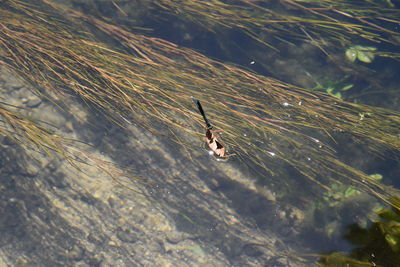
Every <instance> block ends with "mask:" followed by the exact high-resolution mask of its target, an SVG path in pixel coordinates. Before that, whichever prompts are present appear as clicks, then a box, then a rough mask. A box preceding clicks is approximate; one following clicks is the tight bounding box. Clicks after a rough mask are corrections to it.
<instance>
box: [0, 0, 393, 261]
mask: <svg viewBox="0 0 400 267" xmlns="http://www.w3.org/2000/svg"><path fill="white" fill-rule="evenodd" d="M109 2H110V3H109V4H110V5H111V4H112V5H113V6H115V7H117V9H118V10H120V9H121V7H122V6H123V5H124V3H125V1H109ZM267 4H268V3H267V2H265V3H263V2H262V1H260V2H254V1H226V2H221V1H212V2H209V1H155V2H154V1H152V3H147V2H146V1H142V2H141V6H142V8H143V9H146V10H148V11H147V12H151V10H154V9H156V10H158V11H157V14H159V15H160V14H163V13H164V12H167V13H168V14H169V16H171V14H178V15H179V17H180V19H182V20H184V21H191V22H192V23H193V25H200V26H201V27H203V30H205V31H210V32H216V33H221V35H222V37H221V39H220V42H223V37H224V34H223V33H224V32H225V31H226V30H227V28H228V29H232V28H235V29H237V30H238V31H243V32H244V34H246V35H248V36H250V37H251V38H253V39H254V41H255V42H256V43H261V44H262V45H263V47H265V49H267V50H266V51H269V50H270V49H272V50H274V51H279V49H280V45H279V43H281V42H282V43H284V44H287V43H289V44H291V43H295V42H309V43H311V44H312V45H315V46H317V47H318V48H319V49H320V50H321V51H322V52H323V53H324V54H326V55H327V57H328V58H334V55H336V54H335V53H338V51H340V53H341V54H342V55H343V57H344V55H345V51H346V49H347V48H349V47H354V46H353V44H354V42H355V41H356V42H357V41H358V42H359V41H360V40H368V41H369V42H383V43H385V44H387V45H388V47H389V48H390V47H392V46H394V47H398V43H399V38H400V37H399V34H398V33H396V31H395V30H393V29H391V27H392V25H393V24H396V23H397V24H398V23H399V21H397V20H396V19H397V18H398V17H399V12H398V10H397V9H395V8H394V7H392V4H391V2H390V1H389V2H383V3H382V1H365V2H363V4H362V5H357V6H354V5H353V4H351V3H350V2H346V1H276V2H274V9H269V8H267ZM382 5H384V6H385V8H384V9H381V8H380V7H381V6H382ZM378 7H379V8H378ZM160 8H161V9H160ZM293 9H295V10H296V11H297V12H300V13H296V15H295V13H294V12H293ZM378 10H379V11H378ZM120 12H122V11H120ZM127 12H128V11H127ZM143 12H144V11H143ZM377 12H379V13H377ZM124 13H125V12H124ZM127 14H129V12H128V13H127ZM127 14H125V15H126V16H128V15H127ZM128 22H129V21H128ZM124 23H127V22H126V21H124ZM129 23H132V22H129ZM139 26H141V25H139ZM386 26H387V27H386ZM149 35H150V34H146V35H143V34H138V33H136V32H135V31H134V30H133V31H129V30H127V29H125V28H124V27H119V26H118V25H114V24H112V22H109V21H108V20H107V18H104V17H101V16H98V17H95V16H91V15H87V14H84V13H81V12H78V11H76V10H74V9H68V8H66V7H63V6H59V5H57V4H55V3H53V2H50V1H32V2H30V3H29V4H27V3H23V2H19V1H13V0H8V1H1V2H0V62H1V63H2V64H4V65H7V66H8V67H9V68H10V69H13V70H14V71H15V72H16V73H17V74H18V75H20V76H21V77H22V78H23V79H25V80H27V81H29V82H30V83H31V84H34V85H35V86H36V87H37V88H38V91H37V93H38V94H39V95H41V96H42V97H43V98H47V99H49V100H50V101H54V102H55V103H58V104H59V105H62V101H60V99H61V98H62V96H63V95H72V96H74V97H77V98H79V99H80V100H82V101H84V102H86V103H88V105H89V106H91V107H92V108H93V109H94V110H95V111H96V112H100V113H103V114H105V115H106V116H107V117H108V118H109V119H110V120H111V121H112V122H113V123H117V124H119V125H121V126H122V127H124V124H125V123H133V124H138V125H139V126H140V127H142V128H144V129H146V130H148V131H151V132H152V133H153V134H155V135H157V136H163V137H165V138H167V139H168V140H169V141H172V142H174V143H175V145H176V147H177V149H178V150H179V151H180V153H182V154H184V155H187V158H188V160H192V161H193V162H196V161H197V160H196V157H195V156H194V155H196V152H197V151H198V149H199V148H198V146H194V145H193V143H195V142H196V140H198V139H199V138H203V135H204V133H203V130H202V127H203V122H202V118H201V117H200V116H199V115H198V113H197V112H196V110H195V107H193V103H192V100H191V97H195V98H196V99H199V100H201V102H202V103H203V105H204V106H205V108H206V109H207V114H208V116H209V117H210V120H212V122H213V125H215V126H216V127H217V128H219V129H221V130H222V131H223V137H224V141H225V142H226V143H227V145H228V147H229V150H230V151H233V152H234V153H236V154H237V155H238V156H237V157H236V159H237V160H238V161H240V162H241V163H243V164H245V165H246V166H249V168H250V169H251V170H252V171H254V172H255V173H256V176H257V179H258V180H259V182H260V183H261V184H262V183H270V184H275V185H276V187H277V188H276V189H277V190H278V189H279V190H281V191H279V192H278V196H283V195H289V194H292V195H293V194H294V193H293V185H294V184H295V183H296V182H297V181H293V180H291V179H290V178H292V179H303V178H305V179H307V180H308V181H310V183H306V184H307V185H309V188H307V191H305V192H303V193H302V192H297V193H298V194H299V198H301V197H304V196H302V194H304V195H307V194H308V193H309V192H312V193H313V194H320V195H322V194H321V191H323V192H324V191H328V192H331V191H332V190H333V188H334V187H333V184H335V183H339V184H341V183H345V184H351V185H352V186H353V187H354V188H356V189H357V190H359V191H361V192H364V193H368V194H370V195H373V196H375V197H377V198H378V199H380V200H383V201H385V202H386V203H388V204H390V205H392V207H393V208H394V209H395V210H400V202H399V200H398V199H399V197H400V191H399V190H398V189H397V188H393V187H392V186H389V185H386V184H384V183H382V182H381V181H378V180H376V179H373V178H371V177H370V176H369V175H368V173H365V172H364V171H363V170H360V169H358V168H357V167H354V166H353V165H351V164H350V163H351V162H349V161H346V160H342V159H341V158H340V157H338V155H337V153H336V150H343V147H342V146H345V145H347V143H345V142H343V141H341V140H346V141H348V140H350V141H351V143H352V144H356V145H354V146H355V147H357V148H360V149H362V151H364V152H365V155H369V156H376V155H378V156H381V157H384V156H387V155H398V151H399V149H400V138H399V133H400V131H399V125H400V114H399V112H396V111H393V110H388V109H383V108H377V107H372V106H366V105H360V104H355V103H350V102H346V101H344V100H342V99H338V98H335V97H333V96H330V95H327V94H324V93H322V92H318V91H308V90H304V89H302V88H298V87H296V86H293V85H290V84H287V83H284V82H281V81H278V80H276V79H274V78H271V77H266V76H263V75H261V74H257V73H254V72H251V71H248V70H245V69H243V68H240V67H238V66H233V65H231V64H227V63H222V62H219V61H217V60H212V59H210V58H208V57H206V56H204V55H202V54H200V53H198V52H195V51H193V50H191V49H187V48H182V47H178V46H177V45H175V44H174V43H171V42H169V41H166V40H163V39H159V38H156V37H152V36H149ZM222 46H223V45H222ZM373 52H374V53H375V54H374V56H375V55H376V56H380V57H387V58H392V59H393V60H396V58H398V57H399V55H398V54H396V53H393V52H391V51H375V50H374V51H373ZM265 53H267V52H265ZM371 53H372V52H371ZM350 63H351V62H350ZM350 63H349V62H348V64H350ZM353 63H355V62H353ZM335 64H338V65H341V64H342V63H340V62H335ZM343 64H344V63H343ZM352 68H357V66H355V65H354V64H353V65H352ZM62 108H63V109H65V110H67V111H68V107H65V106H63V107H62ZM0 115H1V120H2V124H1V125H0V127H1V128H0V134H2V135H6V136H9V137H10V138H12V139H14V140H16V141H17V142H18V143H23V144H27V145H28V146H29V145H30V146H33V147H36V148H37V149H39V150H41V151H42V152H46V153H48V152H50V151H55V152H58V153H60V154H61V155H63V156H65V157H68V158H69V159H70V160H71V162H72V163H73V160H74V157H75V156H76V155H75V154H74V153H73V152H71V148H73V146H74V143H73V142H71V141H69V140H65V139H63V138H62V136H57V135H54V134H53V133H52V132H51V131H49V130H48V129H47V128H46V124H43V123H40V122H36V121H32V120H30V119H29V118H28V117H26V116H24V115H22V113H21V112H20V110H19V109H18V108H16V107H14V106H12V105H9V104H7V99H4V100H2V102H1V106H0ZM132 138H135V137H132ZM139 141H140V140H139ZM396 157H397V156H396ZM396 159H397V158H396ZM293 173H294V174H293ZM332 195H334V194H332ZM376 224H379V225H380V226H379V227H381V228H382V229H388V227H386V226H385V225H386V224H385V223H384V222H377V223H376ZM390 229H392V228H390ZM385 231H386V232H387V231H389V230H385ZM390 231H392V230H390ZM386 232H381V233H382V234H383V235H385V233H386ZM392 232H393V231H392ZM386 236H389V235H386ZM385 238H386V237H385ZM385 240H386V242H387V243H386V244H387V246H388V247H389V248H390V249H392V250H394V251H395V250H396V249H398V245H397V244H398V243H397V242H398V236H396V235H395V234H390V236H389V237H387V238H386V239H385ZM363 244H365V243H363ZM391 255H392V254H391ZM354 256H356V257H357V258H359V259H361V258H364V255H362V256H360V255H358V254H355V255H354ZM326 261H327V262H329V261H328V257H327V258H326ZM393 261H398V259H396V258H395V257H394V258H393ZM331 262H332V261H331Z"/></svg>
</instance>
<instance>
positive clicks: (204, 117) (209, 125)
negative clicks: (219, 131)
mask: <svg viewBox="0 0 400 267" xmlns="http://www.w3.org/2000/svg"><path fill="white" fill-rule="evenodd" d="M193 102H194V103H195V104H196V105H197V108H198V109H199V112H200V114H201V116H203V119H204V122H205V123H206V126H207V128H208V129H210V130H211V129H212V128H213V127H212V125H211V123H210V122H209V121H208V120H207V117H206V114H205V113H204V110H203V107H202V106H201V104H200V101H199V100H197V99H194V98H193Z"/></svg>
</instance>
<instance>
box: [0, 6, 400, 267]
mask: <svg viewBox="0 0 400 267" xmlns="http://www.w3.org/2000/svg"><path fill="white" fill-rule="evenodd" d="M92 4H93V3H90V2H88V3H87V5H89V6H91V5H92ZM75 5H77V6H78V4H77V3H75ZM93 5H94V4H93ZM96 5H98V6H95V7H96V8H97V9H96V11H98V12H103V13H104V14H107V15H108V16H109V17H111V18H113V17H115V16H116V15H113V13H112V12H116V9H115V6H114V5H111V4H110V3H96ZM81 9H82V11H87V12H88V10H87V7H86V6H85V5H84V4H81ZM138 13H141V12H140V10H139V11H138ZM154 20H155V19H152V18H150V19H148V21H144V22H142V24H140V25H138V26H145V27H149V26H152V28H154V29H155V31H154V35H155V36H162V37H163V38H165V39H167V40H170V41H174V42H176V43H179V44H185V45H186V46H189V47H190V46H191V45H192V44H193V42H194V41H192V42H189V41H187V40H189V39H190V38H189V37H188V35H190V36H196V38H194V40H196V46H193V47H195V48H197V49H199V50H201V51H202V52H204V53H205V54H206V55H212V56H213V57H215V56H216V55H218V53H217V51H219V50H214V51H213V50H212V48H211V51H210V50H209V48H210V44H214V43H218V42H217V41H216V40H214V39H213V38H209V36H205V37H203V36H201V33H202V32H201V31H199V32H196V29H194V28H193V27H194V26H193V25H189V26H188V25H184V24H183V22H182V21H178V20H177V21H171V25H172V26H171V28H170V29H169V30H170V32H163V31H164V30H165V28H164V27H162V26H160V25H157V24H154V25H147V24H146V23H150V22H152V23H154ZM116 21H118V22H119V23H120V22H121V21H120V20H118V19H116ZM130 23H131V22H130ZM175 29H176V31H177V29H182V32H180V33H179V34H177V35H173V36H168V34H171V33H172V32H176V31H172V30H175ZM228 36H229V35H228ZM211 37H213V36H211ZM179 38H183V39H181V40H179ZM185 38H186V39H185ZM233 38H235V41H236V42H237V43H239V44H240V43H243V42H245V41H246V42H251V40H248V39H247V38H245V37H244V36H242V35H240V34H237V35H234V36H233ZM185 40H186V41H185ZM199 40H203V41H204V45H203V46H201V44H202V43H201V42H199ZM225 42H226V43H227V44H229V40H225ZM227 46H228V45H227ZM246 46H249V47H256V45H254V44H253V43H249V44H246ZM257 47H258V46H257ZM257 49H258V50H255V51H254V54H253V55H258V54H259V53H260V51H261V48H260V47H258V48H257ZM295 50H296V49H295ZM296 51H297V53H294V52H293V51H292V52H291V53H289V54H290V55H291V58H290V59H289V58H288V57H287V56H285V55H279V54H271V53H267V52H265V53H266V56H265V59H264V58H261V57H257V60H256V61H255V64H250V65H247V66H246V67H248V68H252V69H254V70H256V71H260V73H264V74H265V73H268V74H271V75H275V76H276V77H277V78H279V79H285V78H286V80H285V81H286V82H291V83H295V84H299V85H303V86H305V85H307V84H312V83H313V81H312V80H311V81H310V79H309V78H308V77H309V76H307V75H306V74H305V73H304V74H303V76H301V75H296V76H295V77H290V79H288V77H289V76H290V75H289V74H290V73H292V72H291V71H292V69H290V70H289V69H286V70H287V71H288V73H289V74H285V73H284V71H283V70H285V68H286V67H287V66H289V65H292V66H295V67H296V66H301V64H302V60H304V58H303V57H300V56H299V57H298V58H296V57H294V55H293V54H303V55H304V54H305V53H307V55H309V58H308V59H307V60H308V61H307V62H313V58H312V56H315V60H314V65H313V67H314V68H318V66H320V65H321V64H327V61H326V60H321V57H320V54H319V52H318V49H316V48H310V46H308V45H306V44H304V45H302V46H299V47H298V48H297V50H296ZM236 52H237V51H235V50H229V47H226V51H224V55H223V56H221V57H220V59H223V60H228V61H231V62H236V63H242V62H245V61H246V60H245V59H244V58H246V57H247V58H248V61H249V62H253V57H252V55H251V54H245V53H243V54H242V55H239V56H238V55H237V54H235V53H236ZM303 52H304V53H303ZM264 60H268V61H273V62H274V64H273V66H274V67H276V66H278V65H281V67H280V69H275V70H271V69H268V68H264V67H263V66H261V65H258V62H260V61H264ZM277 62H278V63H279V64H278V63H277ZM382 64H383V63H382V62H377V63H376V65H372V67H371V68H373V69H374V68H380V66H382ZM253 65H255V66H253ZM310 65H311V66H312V64H311V63H310ZM393 66H397V65H395V64H393ZM393 66H388V67H387V68H388V69H389V70H387V72H386V73H390V68H393ZM293 68H294V67H293ZM324 69H325V71H326V72H335V75H337V72H338V70H337V68H336V67H335V66H329V65H326V66H324ZM328 70H329V71H328ZM1 73H2V74H1V75H2V76H1V77H2V78H1V80H0V86H1V90H0V91H1V94H2V95H1V96H2V98H4V99H7V101H9V102H10V103H13V104H15V105H18V106H24V107H30V108H33V111H32V112H33V113H32V114H33V117H35V118H36V119H38V120H43V121H46V122H49V123H51V125H53V126H54V127H55V129H56V130H57V132H58V133H62V134H63V135H65V136H67V137H69V138H72V139H78V140H81V141H83V142H85V143H87V144H90V146H84V145H82V147H80V149H82V151H84V152H85V153H88V154H89V155H91V156H92V160H93V161H92V162H88V163H89V165H79V168H80V171H78V170H77V169H76V168H73V167H72V166H71V165H70V164H69V163H68V162H67V161H66V160H65V159H62V158H57V159H54V158H53V159H51V158H48V157H43V156H42V155H39V154H37V153H35V152H32V151H30V150H27V151H25V150H23V149H21V148H20V147H19V146H15V145H13V144H12V143H11V142H10V141H9V140H7V139H2V150H1V155H0V159H1V165H0V166H1V168H0V173H1V176H2V177H3V178H2V179H1V190H2V192H3V193H2V194H1V199H0V201H1V207H2V213H3V214H4V218H5V219H3V220H2V221H0V224H1V229H2V236H3V238H2V249H1V250H0V255H1V260H2V261H3V262H4V264H8V265H19V266H33V265H38V266H65V265H71V266H135V265H137V266H143V265H149V266H168V265H169V266H171V265H172V266H188V265H189V266H199V265H205V266H313V265H316V261H317V260H319V257H318V255H319V254H322V253H330V252H348V253H350V252H351V251H355V250H356V249H357V248H361V250H362V249H364V248H365V244H363V243H360V240H359V239H358V234H359V232H360V231H361V230H363V231H367V230H368V229H371V228H372V227H374V226H376V225H374V224H373V222H375V221H377V220H378V218H377V216H376V215H374V209H377V208H379V207H384V205H383V204H382V203H380V202H379V201H377V200H376V199H375V198H374V197H372V196H370V195H369V194H367V193H364V192H361V191H359V190H357V188H356V187H355V185H352V184H350V183H348V182H347V183H346V182H345V181H343V180H340V184H338V185H335V186H334V185H332V190H331V191H329V192H328V191H325V190H323V189H322V188H321V187H320V186H318V185H316V184H315V183H313V182H311V181H310V180H309V179H307V178H305V177H304V176H302V175H301V174H300V173H299V172H298V171H297V170H295V169H294V168H293V167H291V166H290V165H289V164H287V163H285V162H283V161H282V160H280V159H279V158H276V157H274V155H273V154H274V153H275V152H279V151H278V149H279V150H280V151H291V153H293V154H294V155H296V156H297V157H298V158H299V159H300V158H302V159H303V160H304V161H308V160H309V159H308V155H309V153H310V148H309V147H307V145H305V146H304V148H302V149H298V148H294V147H293V146H291V145H290V144H282V143H279V144H278V145H276V146H275V148H276V149H277V151H275V152H274V151H270V152H271V153H270V154H269V155H265V157H264V158H265V161H266V162H267V163H269V164H273V166H274V167H276V168H279V170H276V171H277V175H271V174H270V173H268V172H266V171H265V169H263V168H261V167H259V166H256V165H254V164H253V163H252V162H251V161H250V160H249V156H246V155H241V154H240V153H238V154H239V155H238V156H237V157H232V158H231V159H229V160H228V161H227V162H218V161H216V160H215V159H213V158H212V157H210V156H209V154H208V153H207V151H205V150H204V148H203V147H204V138H202V137H199V138H198V140H197V141H195V142H194V143H192V145H193V146H192V147H191V148H190V153H186V152H185V150H182V149H181V147H179V146H177V144H176V142H173V141H172V139H173V138H172V137H173V136H171V134H170V133H169V132H167V131H166V130H165V128H163V125H160V124H158V123H157V122H154V123H153V124H151V126H152V127H153V128H154V129H155V130H158V131H159V132H163V134H162V135H157V134H155V133H154V132H152V131H148V130H146V129H143V127H140V123H135V122H133V123H131V124H126V125H124V126H125V128H121V127H119V126H117V125H115V124H114V123H113V122H111V121H110V120H109V119H107V118H106V117H104V116H103V115H101V114H99V112H97V111H96V109H94V108H93V107H87V106H85V105H84V103H81V102H80V101H79V100H76V99H74V98H66V99H65V103H66V105H67V106H68V107H69V109H68V110H64V111H63V110H60V109H58V108H57V107H55V105H54V104H52V103H51V102H48V101H46V100H37V99H36V98H35V96H34V95H33V94H32V93H30V91H31V88H30V87H29V86H28V85H27V84H25V83H23V82H20V81H19V80H18V78H16V77H15V76H14V75H13V74H11V73H10V70H8V69H7V68H4V67H3V68H2V70H1ZM277 73H278V74H280V75H277ZM341 75H344V74H341ZM388 76H390V75H388ZM383 77H385V76H383ZM356 82H359V83H360V84H361V85H363V84H364V83H365V81H356ZM391 82H393V83H395V81H394V80H393V81H391ZM356 94H357V93H355V95H356ZM370 96H371V98H372V99H366V98H364V97H363V98H357V99H358V101H365V103H374V101H377V100H376V99H375V98H374V97H373V96H374V95H370ZM349 97H350V95H349ZM382 97H383V100H384V101H383V102H382V103H384V104H382V106H384V107H387V108H393V109H395V108H396V107H397V106H396V107H395V106H394V105H393V106H391V105H390V104H391V103H396V101H398V96H397V95H396V97H388V95H384V94H383V96H382ZM384 97H386V98H384ZM389 98H390V100H389ZM205 108H206V107H205ZM193 110H196V107H195V106H193ZM72 111H73V112H72ZM253 114H254V113H253ZM210 120H211V121H212V117H211V118H210ZM197 130H199V131H202V129H197ZM244 134H246V135H248V136H250V137H251V136H252V132H251V131H250V130H249V132H246V133H244ZM312 134H313V136H315V138H318V139H316V140H318V142H317V141H315V142H314V144H313V145H315V146H316V147H318V145H319V144H318V143H319V141H324V143H326V144H329V145H331V146H332V147H333V148H334V150H335V151H336V152H335V153H336V156H337V157H338V158H339V159H341V160H343V161H344V162H346V163H348V164H349V165H351V166H353V167H355V168H357V169H360V170H363V171H365V172H366V173H368V174H373V173H379V174H381V175H382V176H383V177H384V179H385V180H384V181H385V183H387V184H393V185H396V186H398V184H396V179H395V178H396V177H397V176H398V170H399V168H398V162H396V161H394V160H392V161H390V160H388V159H386V158H381V157H377V156H374V155H373V154H372V153H368V150H367V149H366V148H365V147H363V146H361V145H357V144H355V143H353V142H352V141H351V139H350V138H348V137H346V136H343V135H339V134H338V135H337V136H336V135H335V136H334V138H335V140H336V143H335V142H332V141H330V140H329V138H327V137H324V134H323V133H320V132H313V133H312ZM278 140H279V139H276V140H273V139H272V140H271V139H267V138H266V139H265V142H271V143H274V142H276V143H278ZM304 143H305V144H309V143H310V142H308V141H307V142H306V141H305V140H304ZM253 145H255V146H263V145H265V147H266V149H267V148H269V147H270V146H269V145H267V144H262V143H255V142H254V144H253ZM231 152H232V153H237V152H238V151H231ZM394 153H395V155H397V156H398V153H397V152H394ZM89 158H90V157H89ZM108 162H112V163H113V164H109V163H108ZM99 163H100V165H102V166H103V169H98V168H95V167H94V166H92V165H96V164H97V165H98V164H99ZM115 164H116V165H115ZM316 168H318V166H316ZM120 170H128V173H129V174H130V175H131V176H129V177H126V176H124V175H122V174H121V172H120ZM110 173H111V174H112V175H111V176H110V175H108V174H110ZM319 176H320V177H321V179H324V178H326V177H327V176H332V173H331V172H329V171H326V170H324V169H322V168H321V169H319ZM374 249H376V248H374ZM372 251H373V250H372ZM374 253H375V254H377V253H376V252H371V253H370V254H371V258H370V259H366V260H369V261H370V262H374V261H375V259H374V257H373V256H372V254H374ZM307 255H308V256H307ZM309 255H314V256H309ZM315 255H316V256H315ZM306 260H309V261H306ZM0 262H1V261H0ZM387 266H390V265H387Z"/></svg>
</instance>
